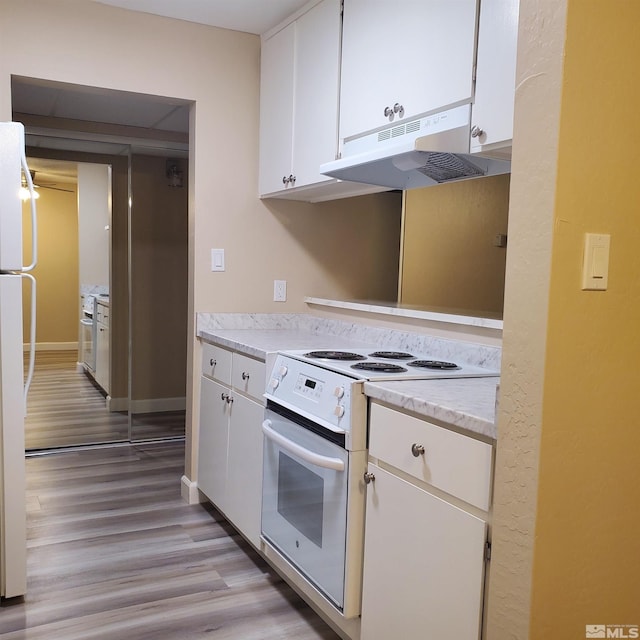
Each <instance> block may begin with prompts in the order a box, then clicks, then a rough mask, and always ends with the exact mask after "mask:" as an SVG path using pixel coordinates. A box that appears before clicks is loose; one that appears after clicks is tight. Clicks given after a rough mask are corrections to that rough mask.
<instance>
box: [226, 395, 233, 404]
mask: <svg viewBox="0 0 640 640" xmlns="http://www.w3.org/2000/svg"><path fill="white" fill-rule="evenodd" d="M232 403H233V396H227V404H232Z"/></svg>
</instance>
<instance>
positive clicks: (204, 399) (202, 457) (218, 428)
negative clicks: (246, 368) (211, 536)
mask: <svg viewBox="0 0 640 640" xmlns="http://www.w3.org/2000/svg"><path fill="white" fill-rule="evenodd" d="M228 393H229V387H225V386H223V385H221V384H218V383H217V382H214V381H213V380H209V378H206V377H205V376H202V378H201V383H200V444H199V449H198V451H199V453H198V489H200V491H202V493H204V495H205V496H207V498H209V500H211V502H213V504H215V505H216V506H217V507H218V508H219V509H220V510H221V511H225V509H226V504H225V496H226V484H227V439H228V432H229V405H228V403H227V402H225V400H224V399H222V397H223V395H224V394H228Z"/></svg>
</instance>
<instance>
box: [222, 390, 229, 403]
mask: <svg viewBox="0 0 640 640" xmlns="http://www.w3.org/2000/svg"><path fill="white" fill-rule="evenodd" d="M220 400H226V401H227V402H229V394H228V393H224V392H223V393H221V394H220Z"/></svg>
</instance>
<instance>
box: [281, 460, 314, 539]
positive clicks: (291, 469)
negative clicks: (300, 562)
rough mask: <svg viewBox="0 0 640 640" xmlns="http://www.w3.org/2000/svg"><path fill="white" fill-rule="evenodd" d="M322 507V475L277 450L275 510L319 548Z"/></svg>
mask: <svg viewBox="0 0 640 640" xmlns="http://www.w3.org/2000/svg"><path fill="white" fill-rule="evenodd" d="M323 507H324V480H323V478H322V476H320V475H318V474H317V473H314V472H313V471H310V470H309V469H307V467H305V466H304V465H302V464H300V463H299V462H297V461H296V460H294V459H293V458H292V457H291V456H289V455H287V454H286V453H284V452H283V451H280V454H279V460H278V513H279V514H280V515H281V516H282V517H283V518H285V519H286V520H288V521H289V522H290V523H291V524H292V525H293V526H294V527H295V528H296V529H297V530H298V531H299V532H300V533H302V535H303V536H306V537H307V538H308V539H309V540H311V542H313V543H315V544H316V545H317V546H318V547H320V548H322V522H323V520H324V518H323V512H324V508H323Z"/></svg>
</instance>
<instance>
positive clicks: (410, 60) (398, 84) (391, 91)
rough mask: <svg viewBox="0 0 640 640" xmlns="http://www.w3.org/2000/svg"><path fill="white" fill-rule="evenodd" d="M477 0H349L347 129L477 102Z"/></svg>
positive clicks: (344, 90)
mask: <svg viewBox="0 0 640 640" xmlns="http://www.w3.org/2000/svg"><path fill="white" fill-rule="evenodd" d="M475 32H476V0H455V2H452V1H451V0H421V1H420V2H416V1H415V0H398V1H397V2H394V3H392V4H390V3H389V2H386V1H384V0H344V22H343V37H342V78H341V95H340V137H341V138H343V139H344V138H348V137H350V136H354V135H357V134H360V133H363V132H365V131H369V130H371V129H375V128H378V127H383V126H385V125H388V124H389V119H388V118H387V117H385V115H384V109H385V107H393V105H394V104H395V103H399V104H401V105H402V106H403V107H404V116H402V118H401V117H400V115H396V116H394V121H395V122H397V121H398V120H400V119H404V120H407V119H408V118H412V117H413V116H416V115H419V114H423V113H426V112H429V111H434V110H440V109H443V108H446V107H448V106H451V105H453V104H454V103H464V102H471V98H472V95H473V65H474V55H475Z"/></svg>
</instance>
